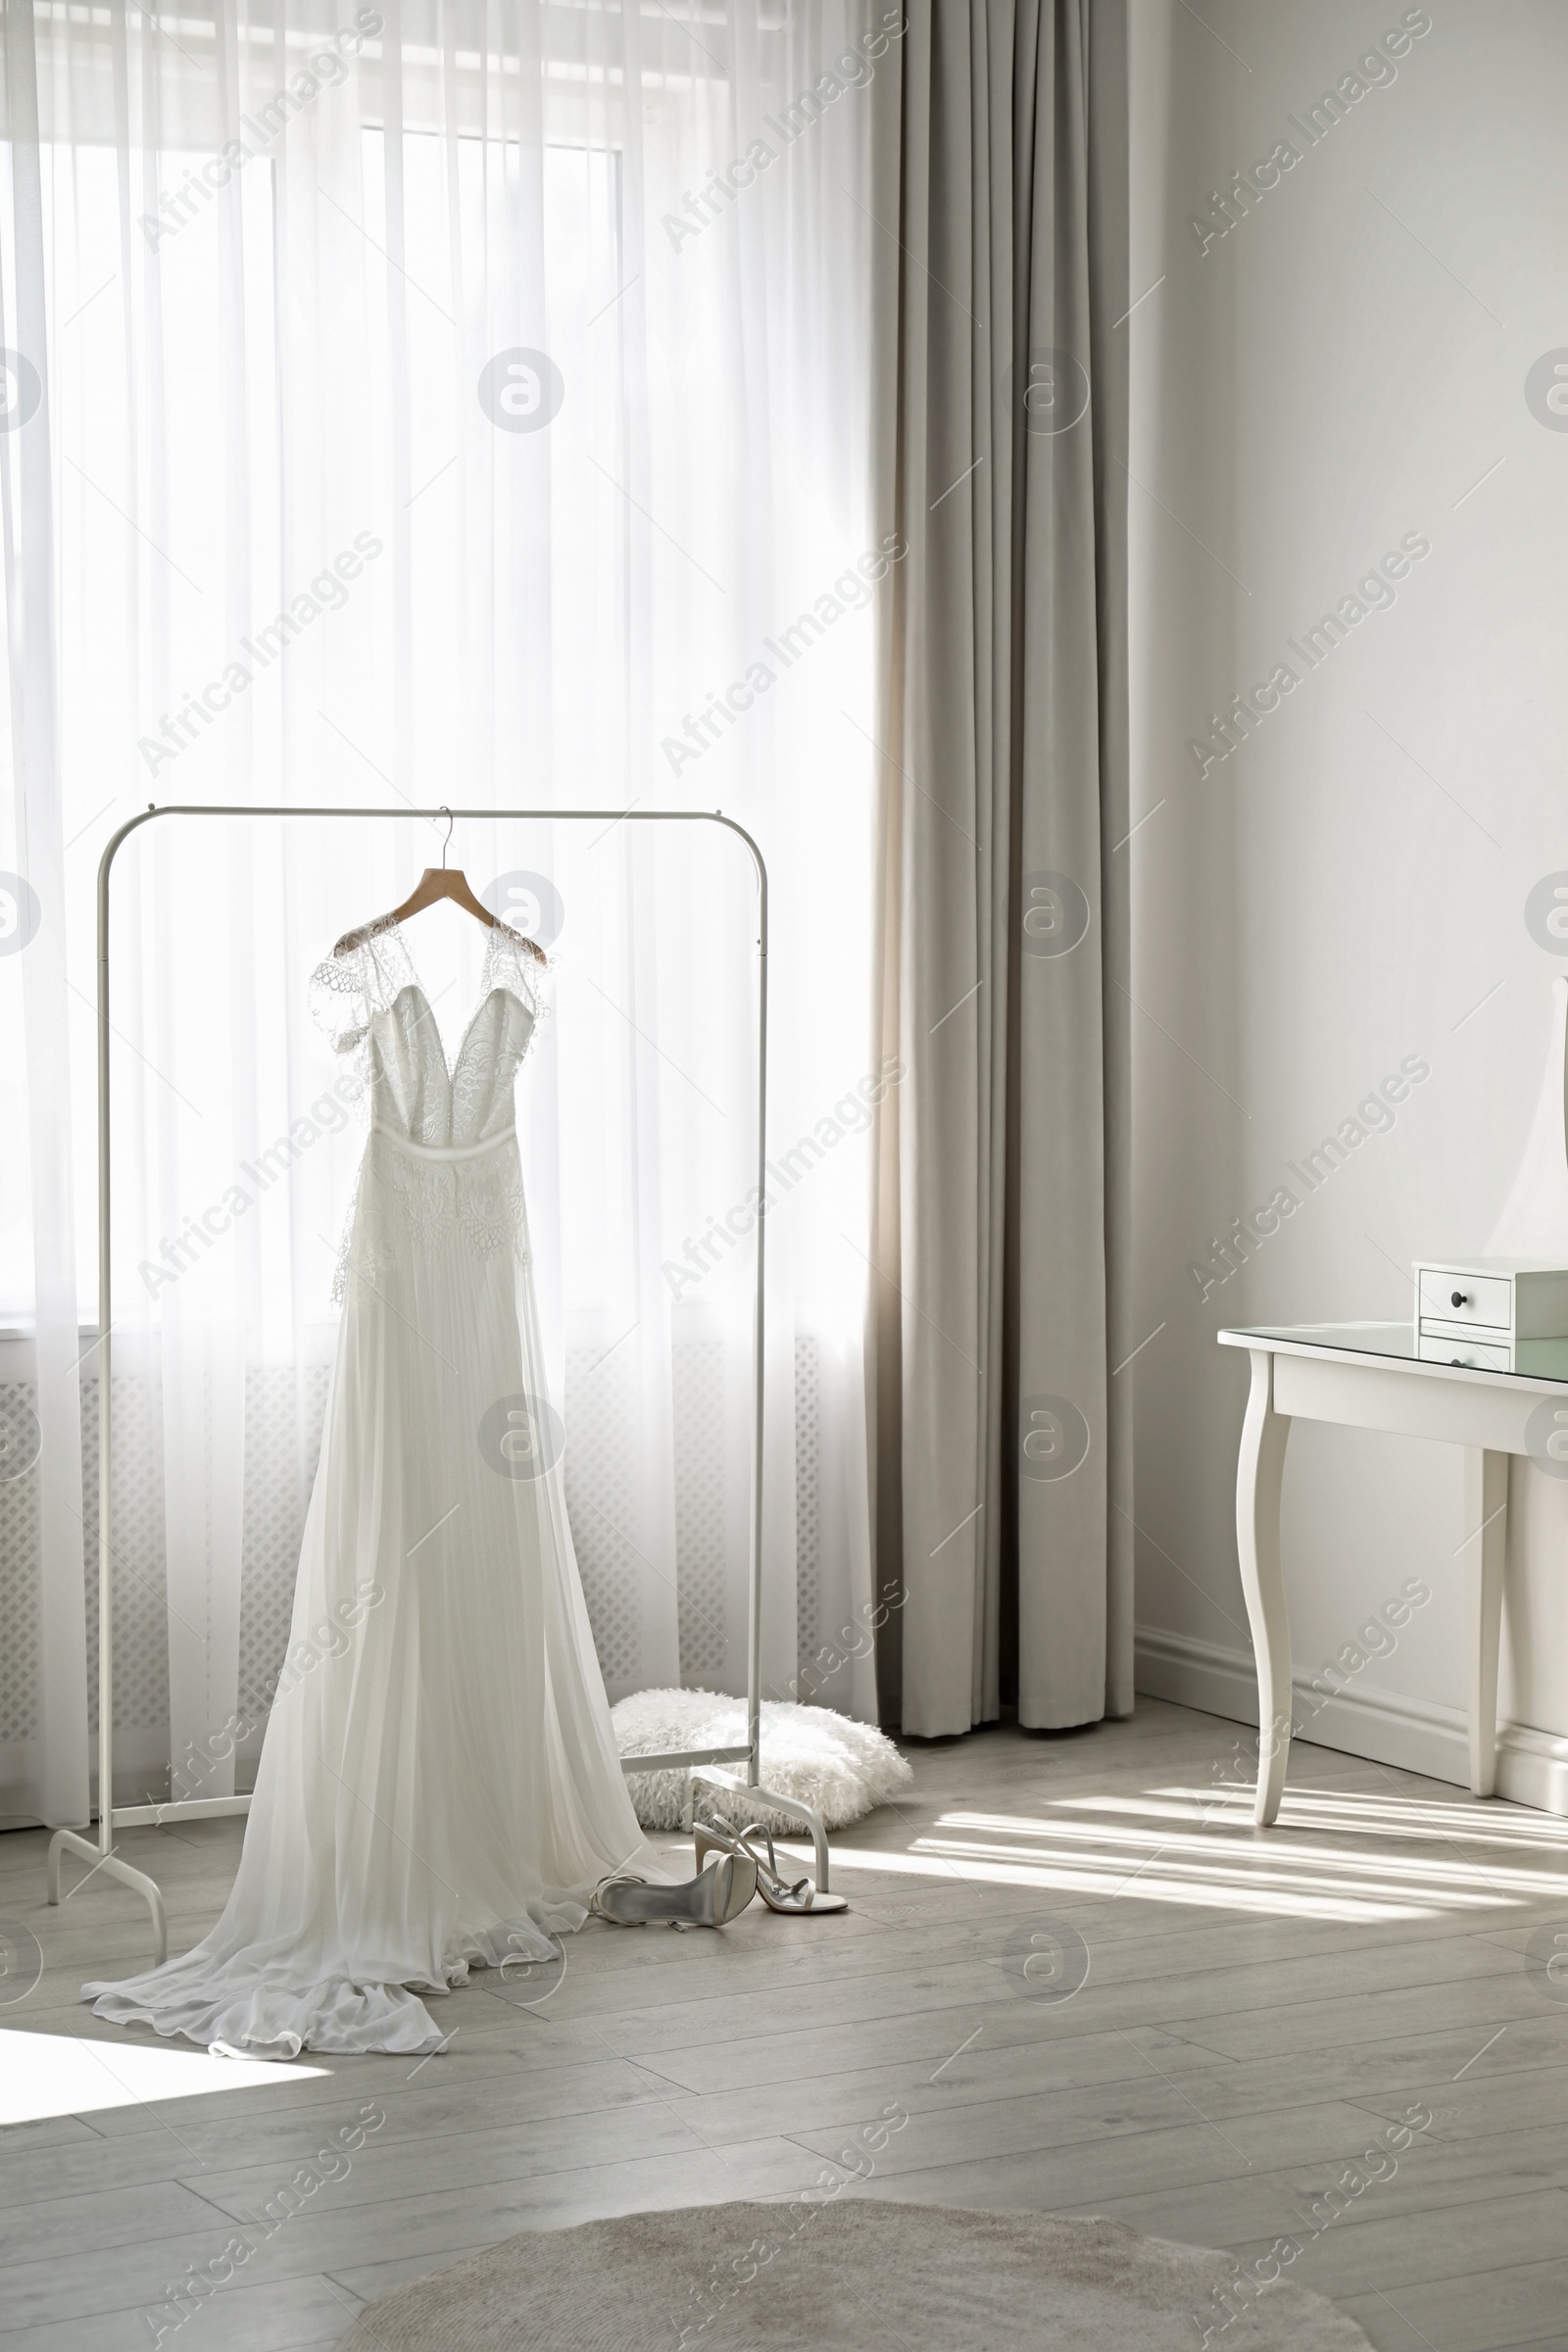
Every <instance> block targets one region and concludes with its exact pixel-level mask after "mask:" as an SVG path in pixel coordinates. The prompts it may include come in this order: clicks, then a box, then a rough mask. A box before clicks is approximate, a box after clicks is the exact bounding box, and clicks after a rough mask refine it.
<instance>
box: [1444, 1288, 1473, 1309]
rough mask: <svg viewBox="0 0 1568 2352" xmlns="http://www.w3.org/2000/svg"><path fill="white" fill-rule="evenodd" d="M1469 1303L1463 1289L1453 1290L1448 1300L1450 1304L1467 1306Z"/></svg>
mask: <svg viewBox="0 0 1568 2352" xmlns="http://www.w3.org/2000/svg"><path fill="white" fill-rule="evenodd" d="M1469 1303H1470V1301H1469V1299H1467V1298H1466V1296H1465V1294H1464V1292H1463V1291H1455V1292H1454V1294H1453V1297H1452V1299H1450V1300H1449V1304H1450V1305H1451V1306H1468V1305H1469Z"/></svg>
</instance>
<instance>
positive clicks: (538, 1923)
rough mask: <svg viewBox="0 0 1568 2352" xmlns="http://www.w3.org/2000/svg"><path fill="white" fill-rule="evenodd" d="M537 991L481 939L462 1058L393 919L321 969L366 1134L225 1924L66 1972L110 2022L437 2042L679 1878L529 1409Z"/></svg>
mask: <svg viewBox="0 0 1568 2352" xmlns="http://www.w3.org/2000/svg"><path fill="white" fill-rule="evenodd" d="M537 974H538V966H537V964H536V963H535V962H534V960H533V958H532V957H531V956H528V955H527V954H526V953H525V952H524V951H522V950H520V949H519V948H518V947H517V946H516V945H515V943H514V941H513V940H512V939H511V937H510V935H508V934H505V933H503V932H500V931H497V932H494V933H492V935H491V939H490V944H489V947H488V949H487V951H486V956H485V967H484V976H483V981H482V985H481V994H480V1002H479V1006H478V1009H477V1011H476V1012H475V1013H474V1015H473V1018H472V1020H471V1021H470V1022H469V1024H468V1028H467V1032H466V1035H465V1037H464V1040H463V1044H462V1047H461V1050H460V1052H459V1054H458V1059H457V1064H456V1067H455V1068H454V1069H453V1070H452V1071H451V1072H450V1073H449V1071H448V1068H447V1061H446V1054H445V1051H444V1049H443V1047H442V1044H441V1039H440V1035H439V1032H438V1031H437V1028H436V1023H435V1018H434V1015H433V1013H432V1012H431V1009H430V1006H429V1004H428V1002H427V1000H426V998H425V996H424V993H423V991H422V989H421V988H420V986H419V982H418V977H417V973H416V972H415V969H414V966H413V963H412V961H411V960H410V957H409V954H408V950H407V947H406V945H405V943H404V941H403V938H402V936H401V934H400V933H399V932H398V931H397V929H396V927H395V926H393V927H391V928H389V929H388V930H386V931H384V932H382V933H380V934H379V935H378V936H377V937H376V938H375V939H373V940H372V941H370V942H369V943H368V944H367V945H366V946H364V947H361V948H359V949H357V950H354V951H352V952H351V953H350V954H348V955H345V956H334V957H332V958H331V959H330V960H329V961H328V962H326V963H325V964H323V965H322V966H321V967H320V969H319V971H318V972H317V974H316V976H315V979H314V981H313V983H312V999H313V1009H314V1010H315V1011H316V1012H317V1014H318V1017H319V1019H321V1021H322V1023H323V1026H324V1027H326V1029H327V1030H328V1033H329V1034H330V1035H331V1037H332V1039H333V1042H334V1044H335V1045H336V1047H337V1049H338V1051H339V1052H340V1053H344V1054H358V1055H359V1056H360V1057H361V1063H362V1067H363V1071H364V1075H365V1078H366V1081H367V1084H368V1090H369V1100H370V1107H371V1124H370V1133H369V1138H368V1143H367V1146H366V1151H365V1157H364V1160H363V1162H362V1165H361V1170H360V1180H359V1189H358V1193H357V1195H356V1199H355V1205H354V1210H353V1214H352V1217H351V1221H350V1228H349V1235H348V1240H347V1243H346V1245H345V1250H344V1260H343V1265H342V1268H341V1269H340V1289H339V1295H340V1296H341V1298H342V1302H343V1315H342V1321H341V1325H340V1327H339V1331H338V1342H337V1356H336V1362H335V1364H334V1368H333V1373H332V1381H331V1387H330V1391H329V1395H328V1399H327V1408H326V1430H325V1437H324V1441H323V1444H322V1449H321V1458H320V1465H319V1470H318V1472H317V1478H316V1486H315V1491H314V1493H313V1495H312V1496H311V1503H310V1509H309V1513H308V1515H307V1519H306V1526H305V1539H304V1544H303V1547H302V1550H301V1553H300V1566H299V1582H298V1586H297V1589H296V1592H295V1598H294V1616H293V1625H292V1629H291V1633H290V1647H289V1652H288V1661H287V1663H286V1664H285V1667H284V1670H283V1675H282V1678H281V1681H280V1684H279V1687H278V1692H277V1695H276V1697H275V1699H274V1702H273V1705H272V1710H271V1715H270V1720H269V1723H268V1728H267V1736H266V1740H265V1742H264V1745H263V1750H262V1757H261V1763H260V1767H259V1770H258V1774H257V1781H256V1793H255V1797H254V1799H253V1802H252V1806H251V1812H250V1818H249V1821H248V1823H247V1825H246V1831H245V1843H244V1850H243V1852H242V1854H241V1856H240V1864H239V1873H238V1876H237V1877H236V1879H235V1882H234V1887H233V1891H232V1893H231V1894H230V1896H229V1899H228V1904H227V1907H226V1908H225V1910H224V1912H223V1915H222V1918H221V1920H220V1921H219V1923H218V1925H217V1927H216V1928H214V1929H213V1931H212V1933H211V1934H210V1935H208V1936H204V1937H203V1938H202V1940H201V1942H200V1943H198V1944H197V1945H196V1946H195V1948H194V1950H192V1951H189V1952H186V1953H185V1954H184V1955H183V1956H182V1957H181V1958H179V1959H177V1960H171V1961H169V1962H168V1963H167V1964H166V1965H165V1966H164V1967H162V1968H158V1969H154V1970H152V1971H151V1972H150V1973H149V1974H147V1975H145V1976H141V1977H134V1978H132V1979H130V1980H129V1982H127V1983H120V1984H112V1985H111V1984H100V1985H85V1986H84V1987H83V1993H82V1997H83V1998H84V1999H88V2000H91V2001H92V2002H93V2005H94V2008H95V2009H96V2011H97V2013H98V2015H99V2016H100V2017H106V2018H109V2019H112V2020H113V2021H114V2022H115V2023H117V2024H121V2025H129V2024H133V2023H134V2024H143V2025H150V2026H153V2027H155V2028H156V2029H157V2031H158V2032H159V2033H160V2034H184V2035H186V2036H188V2037H189V2038H190V2039H191V2040H193V2041H197V2042H203V2043H207V2044H209V2045H211V2044H214V2043H221V2044H223V2045H224V2046H225V2047H226V2048H228V2049H231V2050H235V2051H243V2052H245V2053H247V2054H250V2055H270V2056H274V2057H290V2058H291V2057H293V2056H295V2055H296V2054H297V2053H298V2051H299V2050H300V2049H301V2047H306V2048H310V2049H315V2050H333V2051H354V2050H407V2051H420V2050H430V2049H433V2048H435V2047H436V2045H437V2043H438V2042H439V2041H440V2040H441V2038H442V2035H441V2034H440V2032H439V2030H438V2029H437V2027H436V2025H435V2024H434V2022H433V2021H432V2019H431V2017H430V2014H429V2012H428V2010H427V2009H426V2008H425V2006H424V2003H423V2002H422V2001H421V2000H420V1998H419V1997H418V1996H419V1994H420V1993H421V1992H441V1991H444V1990H445V1989H446V1988H447V1987H448V1986H450V1985H458V1984H461V1983H462V1982H463V1981H464V1979H465V1978H466V1974H467V1970H468V1966H469V1964H470V1963H476V1962H483V1963H486V1964H489V1965H491V1966H497V1965H500V1964H502V1963H504V1962H505V1961H506V1960H507V1958H508V1956H509V1954H512V1953H515V1954H517V1955H519V1956H528V1955H531V1956H535V1957H540V1958H543V1957H545V1956H547V1955H548V1954H550V1952H551V1950H552V1946H551V1944H550V1941H549V1937H548V1936H547V1935H546V1933H545V1931H546V1930H553V1931H560V1930H563V1929H570V1928H575V1927H578V1926H580V1924H581V1922H582V1920H583V1917H584V1915H585V1906H586V1902H587V1898H588V1895H589V1893H590V1891H591V1890H592V1888H593V1887H594V1885H595V1884H596V1882H597V1881H598V1880H599V1879H600V1878H602V1877H603V1876H604V1875H605V1874H606V1873H607V1872H610V1871H613V1870H615V1869H618V1868H620V1867H622V1866H625V1865H629V1866H630V1867H632V1868H634V1869H638V1870H641V1871H643V1872H644V1873H645V1874H646V1875H648V1876H651V1877H665V1876H667V1875H668V1872H667V1869H666V1868H665V1867H664V1866H663V1865H662V1863H661V1860H660V1858H659V1857H658V1856H656V1855H655V1853H654V1852H653V1850H652V1849H651V1848H650V1847H649V1846H648V1845H647V1844H646V1842H645V1841H644V1839H643V1837H642V1833H641V1831H640V1830H639V1828H638V1826H637V1822H636V1818H635V1816H634V1814H633V1812H632V1809H631V1804H630V1801H629V1799H628V1797H627V1795H626V1789H625V1784H624V1781H623V1778H622V1775H621V1772H620V1767H619V1762H618V1760H617V1756H616V1750H615V1743H614V1739H613V1733H612V1730H611V1723H610V1710H609V1706H608V1703H607V1701H606V1697H605V1688H604V1683H603V1680H602V1678H601V1676H600V1672H599V1666H598V1661H597V1659H596V1657H595V1654H594V1645H593V1637H592V1634H591V1632H590V1630H589V1625H588V1616H587V1611H586V1609H585V1608H584V1605H583V1597H582V1588H581V1585H580V1583H579V1581H578V1576H577V1565H576V1560H575V1557H574V1555H573V1551H572V1544H571V1532H570V1529H569V1528H568V1526H567V1523H566V1510H565V1501H564V1491H563V1482H562V1470H561V1463H560V1459H559V1456H560V1451H561V1444H562V1430H561V1424H560V1422H559V1420H558V1419H557V1417H556V1415H555V1413H554V1411H553V1409H552V1408H551V1406H550V1404H549V1400H548V1397H547V1396H546V1386H545V1374H544V1366H543V1362H542V1359H541V1354H540V1347H539V1336H538V1330H537V1325H536V1319H535V1313H534V1302H533V1293H532V1288H531V1283H530V1276H529V1267H528V1240H527V1222H526V1216H525V1211H524V1206H523V1193H522V1175H521V1167H520V1163H519V1160H518V1154H517V1137H516V1128H515V1116H514V1105H513V1085H514V1080H515V1076H516V1072H517V1067H518V1064H519V1063H520V1062H521V1060H522V1057H523V1055H524V1054H525V1053H526V1052H527V1049H528V1043H529V1039H530V1038H531V1036H532V1033H533V1029H534V1025H535V1022H536V1020H537V1018H538V1016H539V1009H540V1007H539V999H538V989H537ZM534 1981H535V1982H536V1983H537V1982H538V1980H537V1979H535V1980H534Z"/></svg>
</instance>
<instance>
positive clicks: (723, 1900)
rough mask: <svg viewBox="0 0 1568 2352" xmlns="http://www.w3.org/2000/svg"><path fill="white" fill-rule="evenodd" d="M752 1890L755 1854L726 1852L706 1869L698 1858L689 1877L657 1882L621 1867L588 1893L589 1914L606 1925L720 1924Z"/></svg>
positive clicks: (736, 1911) (742, 1904) (732, 1916)
mask: <svg viewBox="0 0 1568 2352" xmlns="http://www.w3.org/2000/svg"><path fill="white" fill-rule="evenodd" d="M756 1892H757V1858H756V1856H755V1855H754V1854H749V1853H748V1854H741V1853H731V1852H729V1851H726V1852H725V1853H724V1854H723V1855H722V1856H721V1857H720V1859H719V1860H718V1861H717V1862H715V1863H714V1864H713V1867H712V1869H711V1870H704V1869H703V1868H702V1857H701V1856H699V1857H698V1871H697V1876H696V1878H695V1879H688V1880H686V1881H684V1882H683V1884H682V1885H680V1886H678V1887H661V1886H656V1885H654V1884H652V1883H651V1882H650V1881H649V1880H647V1879H644V1878H640V1877H639V1876H638V1875H637V1874H636V1873H635V1872H632V1871H627V1872H624V1873H621V1874H619V1875H616V1876H614V1877H612V1878H608V1879H601V1880H600V1882H599V1884H598V1886H597V1887H595V1888H594V1890H593V1893H592V1894H591V1895H590V1896H589V1898H588V1908H589V1910H590V1911H591V1912H592V1914H593V1916H594V1918H595V1919H603V1920H608V1921H609V1923H610V1925H611V1926H612V1927H613V1928H648V1927H652V1926H653V1925H654V1924H655V1923H656V1922H662V1923H663V1925H664V1926H666V1927H670V1928H723V1927H727V1926H728V1925H729V1922H730V1921H731V1920H732V1919H736V1918H738V1917H739V1915H740V1913H741V1912H743V1911H744V1910H745V1908H746V1906H747V1904H748V1903H749V1902H750V1901H751V1899H752V1897H753V1895H754V1894H755V1893H756Z"/></svg>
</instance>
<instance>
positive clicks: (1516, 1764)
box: [1135, 1626, 1568, 1815]
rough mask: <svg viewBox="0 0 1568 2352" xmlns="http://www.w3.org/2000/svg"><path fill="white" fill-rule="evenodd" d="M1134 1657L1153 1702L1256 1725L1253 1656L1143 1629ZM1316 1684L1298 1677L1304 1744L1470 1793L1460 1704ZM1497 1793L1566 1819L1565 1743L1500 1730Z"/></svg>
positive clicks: (1512, 1727)
mask: <svg viewBox="0 0 1568 2352" xmlns="http://www.w3.org/2000/svg"><path fill="white" fill-rule="evenodd" d="M1135 1658H1136V1684H1137V1688H1138V1690H1139V1691H1143V1692H1145V1693H1146V1694H1147V1695H1148V1696H1149V1697H1150V1698H1168V1699H1170V1700H1172V1701H1173V1702H1174V1703H1175V1704H1176V1705H1178V1706H1183V1707H1197V1708H1200V1709H1201V1711H1202V1712H1203V1713H1204V1714H1206V1715H1219V1716H1223V1717H1224V1718H1225V1719H1226V1720H1227V1721H1228V1722H1231V1723H1247V1724H1254V1725H1255V1723H1256V1722H1257V1680H1256V1675H1255V1672H1254V1669H1253V1666H1252V1654H1251V1651H1250V1650H1246V1649H1233V1648H1231V1647H1229V1646H1228V1645H1226V1644H1224V1643H1222V1642H1200V1641H1197V1640H1196V1639H1194V1638H1193V1637H1192V1636H1190V1635H1187V1634H1167V1633H1161V1632H1160V1631H1159V1630H1158V1629H1157V1628H1155V1627H1153V1626H1140V1627H1139V1629H1138V1633H1137V1638H1136V1645H1135ZM1310 1681H1311V1678H1310V1676H1308V1675H1304V1674H1299V1675H1295V1676H1293V1677H1292V1690H1293V1692H1294V1701H1295V1704H1294V1712H1295V1716H1296V1721H1297V1722H1298V1724H1299V1725H1300V1726H1301V1727H1302V1728H1301V1730H1300V1732H1299V1734H1298V1737H1299V1738H1300V1739H1304V1740H1311V1741H1313V1742H1314V1743H1315V1744H1316V1745H1317V1746H1319V1747H1332V1748H1337V1749H1339V1750H1340V1751H1341V1752H1342V1753H1343V1754H1345V1755H1350V1756H1366V1757H1369V1758H1370V1759H1371V1761H1372V1762H1373V1763H1376V1764H1393V1765H1396V1766H1397V1768H1398V1769H1399V1770H1400V1771H1402V1772H1419V1773H1423V1774H1425V1775H1426V1777H1427V1778H1428V1779H1430V1780H1434V1781H1449V1782H1452V1783H1453V1784H1454V1785H1456V1786H1457V1787H1459V1788H1461V1789H1464V1788H1468V1787H1469V1784H1470V1764H1469V1753H1468V1748H1467V1743H1466V1735H1465V1719H1464V1715H1463V1712H1462V1710H1461V1709H1460V1708H1458V1707H1443V1706H1438V1705H1436V1704H1434V1702H1433V1701H1431V1700H1430V1699H1422V1698H1403V1697H1401V1696H1399V1695H1398V1694H1397V1692H1395V1691H1380V1690H1378V1689H1377V1688H1376V1687H1375V1686H1372V1685H1368V1684H1366V1683H1365V1682H1357V1683H1355V1684H1353V1685H1352V1686H1351V1687H1350V1688H1349V1689H1348V1690H1346V1691H1342V1692H1341V1693H1340V1694H1339V1695H1338V1696H1337V1697H1335V1698H1331V1699H1328V1700H1324V1699H1322V1698H1320V1697H1319V1695H1318V1693H1317V1692H1316V1691H1313V1690H1312V1689H1311V1688H1310ZM1497 1794H1498V1795H1499V1796H1504V1797H1508V1798H1509V1799H1511V1801H1512V1802H1513V1803H1515V1804H1519V1805H1533V1806H1534V1807H1535V1808H1536V1809H1537V1810H1538V1811H1539V1812H1542V1813H1560V1814H1564V1815H1568V1740H1564V1739H1560V1738H1558V1737H1557V1736H1556V1735H1555V1734H1554V1733H1551V1732H1538V1731H1537V1730H1535V1728H1534V1727H1533V1726H1532V1725H1530V1724H1527V1723H1503V1724H1499V1725H1498V1727H1497Z"/></svg>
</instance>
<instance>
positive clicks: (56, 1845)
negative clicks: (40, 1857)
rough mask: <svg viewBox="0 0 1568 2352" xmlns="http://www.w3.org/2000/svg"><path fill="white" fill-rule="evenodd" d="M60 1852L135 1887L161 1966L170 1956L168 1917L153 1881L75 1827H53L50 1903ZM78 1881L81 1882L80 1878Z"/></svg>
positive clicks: (56, 1891) (55, 1898)
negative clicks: (146, 1912)
mask: <svg viewBox="0 0 1568 2352" xmlns="http://www.w3.org/2000/svg"><path fill="white" fill-rule="evenodd" d="M63 1853H73V1854H79V1855H80V1856H81V1859H82V1860H83V1861H84V1862H90V1863H91V1864H92V1866H93V1869H94V1870H101V1871H103V1872H104V1873H105V1875H106V1876H107V1877H109V1878H111V1879H118V1880H119V1881H120V1883H121V1885H122V1886H123V1887H134V1888H135V1890H136V1892H137V1893H138V1894H139V1895H140V1896H141V1898H142V1900H143V1902H144V1903H145V1904H146V1905H147V1908H148V1910H149V1911H150V1912H151V1913H152V1915H153V1944H154V1952H153V1965H154V1967H155V1968H162V1967H163V1964H164V1962H165V1961H166V1960H167V1959H168V1958H169V1920H168V1916H167V1914H166V1913H165V1910H164V1898H163V1896H162V1895H161V1894H160V1893H159V1891H158V1885H157V1882H156V1880H153V1879H150V1878H149V1877H148V1876H147V1874H146V1872H145V1871H144V1870H133V1869H132V1868H131V1866H130V1864H129V1863H128V1862H122V1860H121V1859H120V1856H119V1855H118V1854H101V1853H100V1852H99V1851H98V1848H97V1847H96V1846H95V1845H93V1844H91V1843H90V1842H89V1840H88V1839H87V1838H79V1837H78V1836H77V1835H76V1833H75V1831H74V1830H56V1832H55V1834H54V1836H53V1837H52V1838H50V1840H49V1900H50V1901H51V1902H52V1903H58V1902H59V1900H60V1857H61V1855H62V1854H63ZM89 1875H90V1874H89ZM77 1883H78V1885H80V1884H83V1882H81V1881H78V1882H77Z"/></svg>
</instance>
